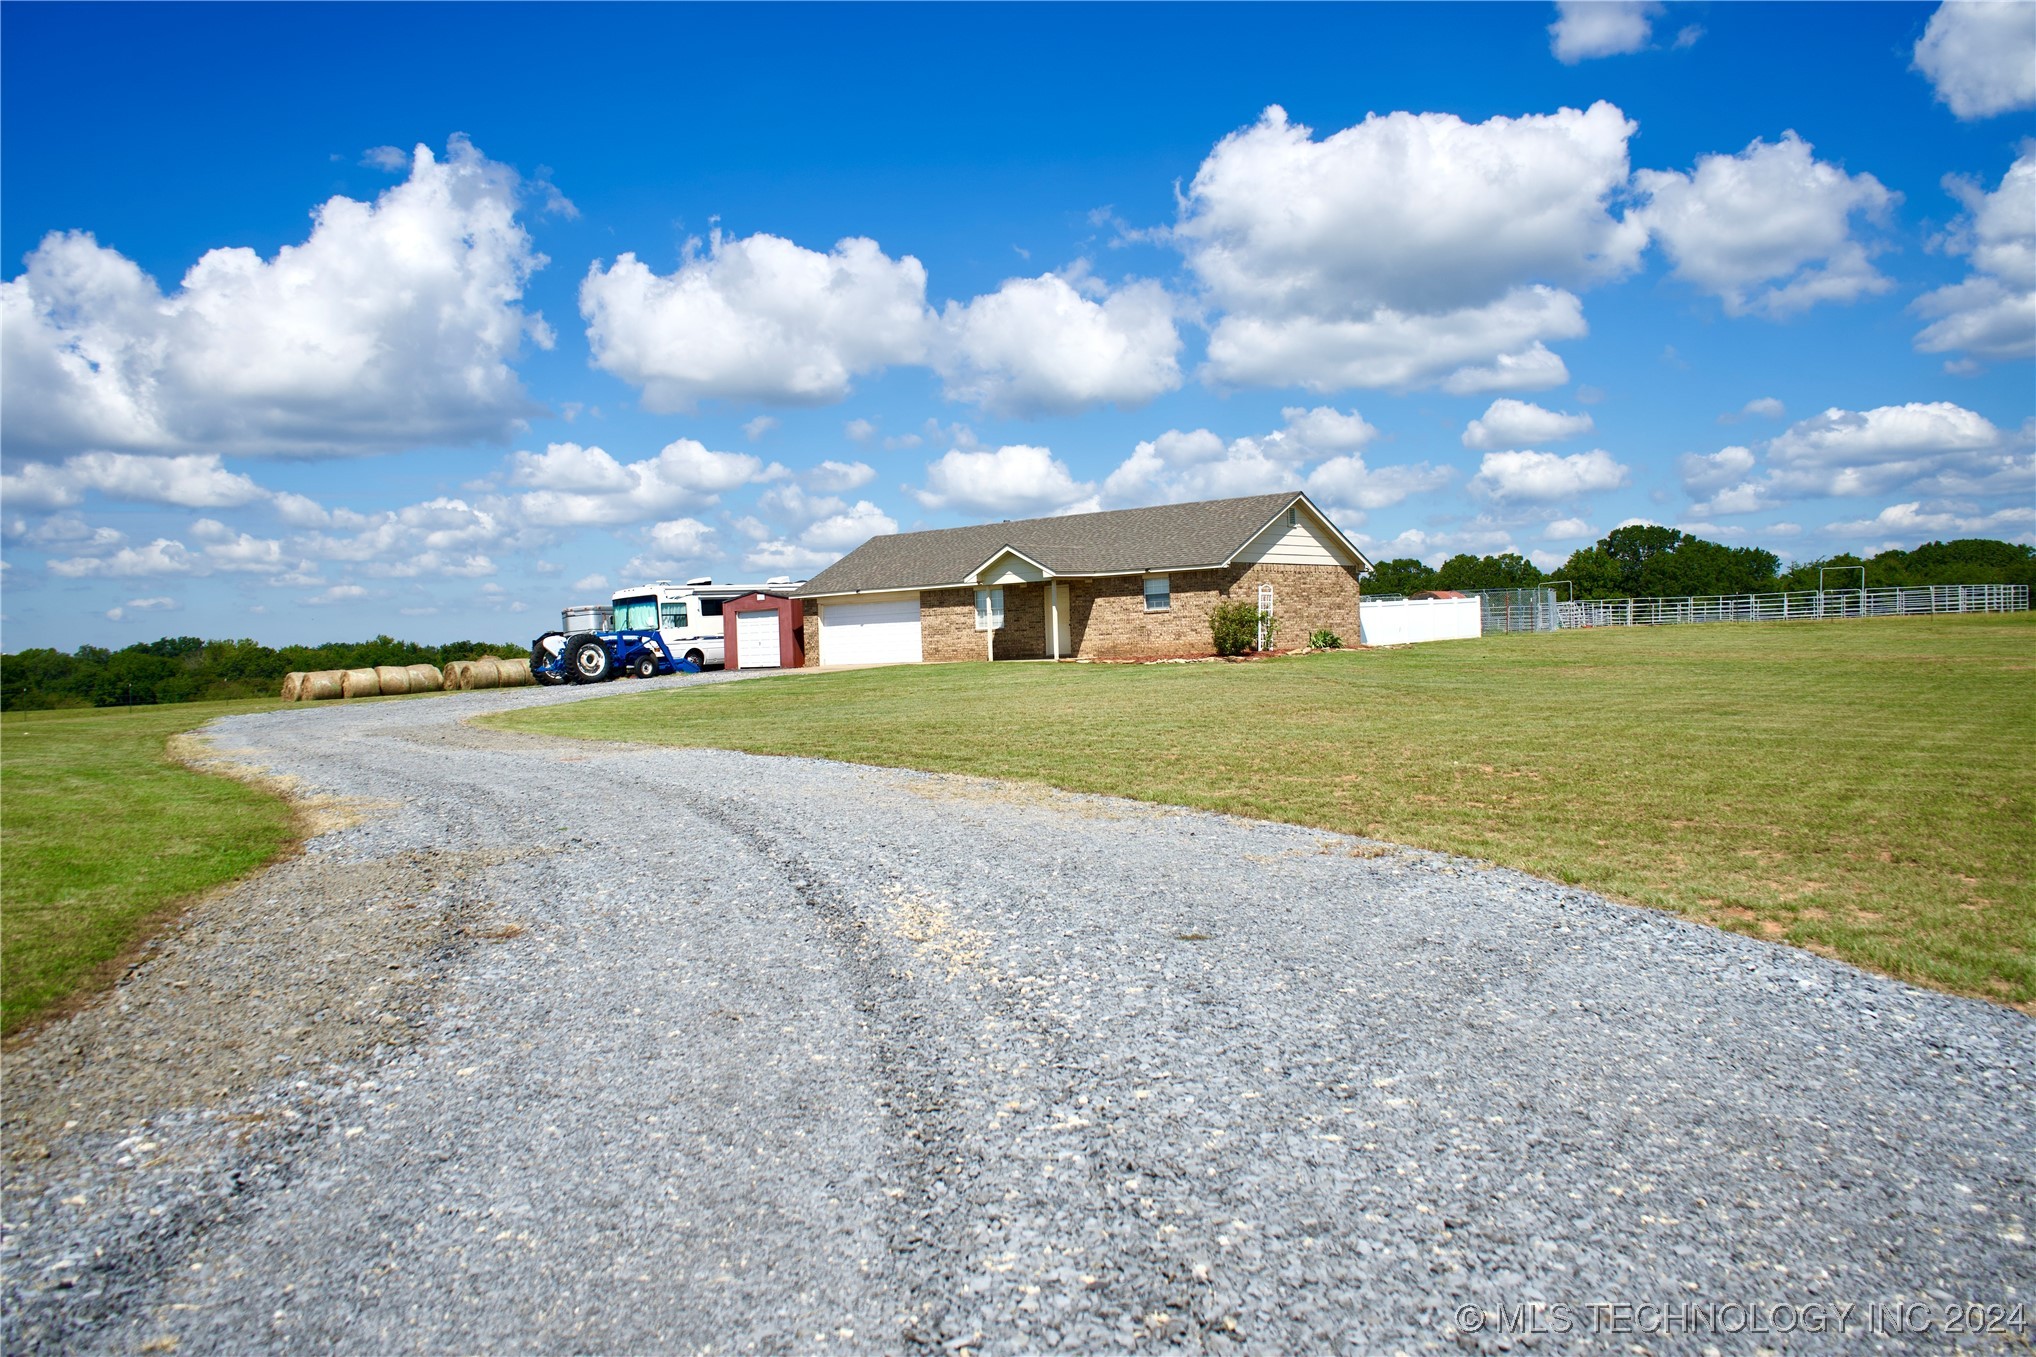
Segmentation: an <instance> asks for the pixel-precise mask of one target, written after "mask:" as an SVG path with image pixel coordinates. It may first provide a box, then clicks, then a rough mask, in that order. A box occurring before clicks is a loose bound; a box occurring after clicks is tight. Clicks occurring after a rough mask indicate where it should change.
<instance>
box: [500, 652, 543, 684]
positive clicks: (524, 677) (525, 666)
mask: <svg viewBox="0 0 2036 1357" xmlns="http://www.w3.org/2000/svg"><path fill="white" fill-rule="evenodd" d="M495 670H496V672H497V673H499V674H501V675H502V686H503V687H504V688H533V687H536V686H537V676H536V675H535V674H533V673H531V672H530V658H529V657H528V656H525V655H519V656H517V657H516V658H515V659H513V660H496V661H495Z"/></svg>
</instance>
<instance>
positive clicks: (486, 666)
mask: <svg viewBox="0 0 2036 1357" xmlns="http://www.w3.org/2000/svg"><path fill="white" fill-rule="evenodd" d="M462 686H464V687H467V688H499V687H501V686H502V670H501V667H500V666H499V665H497V664H496V663H495V657H494V656H493V655H483V656H482V657H481V658H480V659H478V660H475V661H473V662H472V663H471V664H469V665H468V666H467V677H466V682H465V684H463V685H462Z"/></svg>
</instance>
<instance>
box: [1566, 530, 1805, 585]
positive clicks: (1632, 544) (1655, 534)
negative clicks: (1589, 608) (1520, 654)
mask: <svg viewBox="0 0 2036 1357" xmlns="http://www.w3.org/2000/svg"><path fill="white" fill-rule="evenodd" d="M1780 566H1781V560H1780V558H1778V557H1777V556H1776V555H1775V554H1774V553H1773V552H1771V551H1766V550H1763V549H1762V548H1760V547H1728V546H1725V545H1724V544H1722V543H1719V542H1710V541H1706V540H1705V539H1703V538H1701V537H1692V536H1690V535H1689V534H1688V533H1684V532H1678V531H1677V530H1676V529H1674V528H1664V527H1660V526H1658V525H1656V524H1653V523H1631V524H1628V525H1627V526H1625V527H1623V528H1614V529H1613V530H1612V531H1611V532H1608V533H1606V534H1605V535H1604V536H1603V537H1602V538H1600V539H1599V540H1598V542H1597V544H1596V545H1595V546H1588V547H1584V548H1582V549H1580V550H1578V551H1576V552H1573V553H1571V555H1570V558H1569V560H1567V561H1565V562H1564V563H1563V567H1562V569H1561V570H1560V571H1559V572H1557V578H1559V579H1564V580H1567V581H1569V583H1570V584H1571V586H1573V587H1574V589H1575V590H1576V596H1577V597H1578V598H1674V597H1680V596H1682V595H1685V594H1699V595H1702V594H1753V593H1759V592H1761V591H1763V590H1768V589H1773V588H1775V587H1777V586H1776V583H1775V572H1776V570H1777V569H1779V568H1780Z"/></svg>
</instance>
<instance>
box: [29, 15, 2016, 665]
mask: <svg viewBox="0 0 2036 1357" xmlns="http://www.w3.org/2000/svg"><path fill="white" fill-rule="evenodd" d="M0 39H4V42H0V63H4V67H0V76H4V81H0V114H4V123H0V128H4V131H0V151H4V155H0V192H4V203H5V213H4V217H0V234H4V241H0V244H4V256H5V259H6V268H5V272H4V273H0V278H4V279H5V281H4V283H0V288H4V289H5V308H4V325H5V333H4V341H5V348H4V364H0V383H4V391H0V395H4V402H0V452H4V463H5V465H4V472H5V481H4V483H0V523H4V530H5V540H4V551H0V555H4V559H5V561H6V563H7V568H6V573H5V576H4V580H5V584H4V612H5V620H4V644H5V646H6V647H7V648H8V649H10V650H13V649H20V648H22V647H25V646H31V645H58V646H62V647H66V648H69V647H71V646H74V645H76V644H79V643H82V642H92V643H96V644H106V645H120V644H125V643H127V642H130V641H133V640H138V639H148V638H152V637H154V636H157V635H161V634H165V633H173V634H199V635H253V636H256V637H258V638H260V639H263V640H266V641H269V642H272V643H283V642H289V641H308V640H318V639H326V638H337V637H351V636H360V635H367V634H372V633H375V632H384V631H385V632H390V633H393V634H397V635H401V636H407V637H412V638H415V639H419V640H446V639H452V638H457V637H470V636H471V637H488V638H522V637H524V636H526V635H528V634H531V633H534V632H535V631H537V630H540V629H542V627H543V626H544V625H546V624H547V619H549V618H551V617H554V616H555V615H556V610H557V609H558V607H559V606H561V605H562V604H566V603H571V602H579V601H587V600H592V599H596V598H602V597H605V596H606V595H607V593H608V592H609V590H610V589H611V588H612V587H613V586H615V585H616V584H619V583H622V582H624V581H626V580H628V579H632V578H645V577H653V576H656V577H667V578H684V577H689V576H693V575H702V574H712V575H713V576H715V577H716V578H718V579H737V580H761V579H764V578H767V577H771V576H780V575H789V576H793V577H803V576H805V575H807V574H809V573H811V572H812V571H813V570H815V569H817V568H819V567H820V566H821V565H824V564H825V563H826V562H827V561H828V560H831V559H833V558H834V557H835V556H837V555H839V554H840V553H841V552H843V551H845V550H847V549H849V548H852V547H853V546H854V545H856V544H857V543H859V542H860V541H862V540H863V539H864V538H866V537H867V536H869V535H870V534H872V533H875V532H888V531H897V530H910V529H913V528H918V527H932V526H944V525H949V524H955V523H963V522H975V521H981V520H984V519H991V518H1004V517H1018V516H1029V515H1033V514H1047V513H1057V512H1064V511H1069V510H1080V509H1084V508H1096V507H1105V508H1110V507H1121V506H1128V505H1133V504H1143V503H1154V502H1158V501H1161V500H1168V499H1193V498H1205V497H1211V496H1215V495H1220V494H1244V493H1256V492H1258V491H1260V490H1270V489H1281V488H1286V487H1289V486H1300V487H1304V488H1307V489H1308V490H1309V491H1310V493H1311V494H1313V495H1314V497H1315V498H1316V500H1317V501H1318V502H1319V503H1321V504H1323V505H1324V506H1325V507H1327V508H1329V509H1330V511H1331V512H1332V513H1333V514H1334V515H1335V516H1336V518H1337V519H1338V521H1339V522H1340V523H1342V524H1343V526H1344V527H1345V528H1346V529H1347V530H1348V531H1350V532H1351V533H1352V535H1353V536H1355V537H1357V538H1358V539H1359V540H1360V541H1361V542H1362V543H1364V544H1365V546H1366V547H1367V549H1369V550H1371V551H1372V552H1373V554H1374V555H1375V556H1379V557H1381V558H1383V557H1386V556H1399V555H1415V556H1420V557H1423V558H1426V559H1429V560H1431V561H1439V560H1440V559H1442V558H1443V557H1444V556H1446V555H1448V554H1451V553H1454V552H1456V551H1459V550H1468V551H1473V552H1488V551H1497V550H1504V549H1514V550H1519V551H1521V552H1523V553H1526V554H1528V555H1531V556H1533V557H1534V558H1535V559H1536V560H1538V561H1540V562H1542V563H1543V564H1544V565H1552V564H1553V563H1555V562H1558V561H1559V560H1561V559H1562V558H1563V557H1565V556H1566V555H1567V554H1568V553H1569V552H1570V551H1571V550H1572V549H1574V548H1575V547H1577V546H1580V545H1585V544H1587V543H1588V542H1589V541H1591V540H1593V539H1595V538H1596V537H1597V536H1599V535H1601V534H1602V533H1603V532H1605V531H1606V530H1608V529H1610V528H1612V527H1614V526H1616V525H1617V524H1619V523H1621V522H1625V521H1629V520H1633V519H1646V520H1649V521H1653V522H1660V523H1668V524H1673V525H1678V526H1683V527H1686V528H1689V529H1691V530H1693V531H1698V532H1701V533H1703V534H1704V535H1706V536H1712V537H1715V538H1718V539H1720V540H1725V541H1730V542H1735V543H1736V542H1752V543H1758V544H1761V545H1765V546H1768V547H1770V548H1772V549H1774V550H1776V551H1778V552H1780V553H1782V554H1783V555H1785V556H1790V557H1798V558H1801V557H1811V556H1817V555H1823V554H1826V553H1829V552H1831V551H1835V550H1839V549H1853V550H1860V549H1868V550H1871V549H1877V548H1883V547H1887V546H1894V545H1913V544H1914V543H1916V542H1918V541H1923V540H1927V539H1930V538H1937V537H1950V536H1970V535H1983V536H1992V537H2004V538H2010V539H2015V540H2022V541H2031V540H2036V504H2032V500H2036V469H2032V468H2036V463H2032V443H2036V382H2032V372H2031V360H2032V355H2036V144H2032V140H2031V139H2032V137H2036V111H2032V110H2036V5H2028V4H2019V5H2017V4H2008V5H1989V4H1983V3H1964V4H1954V5H1951V6H1948V7H1946V9H1945V10H1944V11H1943V12H1941V13H1940V11H1939V10H1938V8H1937V7H1936V6H1933V5H1928V4H1924V5H1901V4H1870V5H1858V6H1851V5H1838V4H1819V5H1762V4H1713V5H1656V4H1644V3H1643V4H1586V5H1570V6H1566V7H1562V8H1558V7H1557V6H1555V5H1543V4H1524V3H1523V4H1507V5H1470V4H1460V5H1417V4H1406V5H1356V6H1328V5H1308V6H1296V7H1285V6H1269V5H1261V6H1252V7H1247V8H1234V7H1228V6H1221V5H1196V6H1186V7H1172V6H1164V5H1138V6H1126V7H1099V6H1072V5H1069V6H1029V7H1028V6H1013V7H1002V6H966V7H954V8H949V7H941V6H934V5H913V6H898V7H886V8H866V7H860V6H847V5H843V6H825V7H803V6H756V7H747V6H735V5H724V6H711V7H702V8H681V7H661V6H652V5H629V6H619V7H605V6H596V5H579V6H570V7H554V6H546V5H517V6H504V7H494V6H486V5H460V6H450V7H430V6H404V7H391V6H339V7H321V6H316V5H301V6H274V7H270V6H261V5H232V6H217V7H214V6H177V5H155V6H117V7H112V6H109V7H97V6H83V5H21V4H10V5H7V6H5V7H4V8H0Z"/></svg>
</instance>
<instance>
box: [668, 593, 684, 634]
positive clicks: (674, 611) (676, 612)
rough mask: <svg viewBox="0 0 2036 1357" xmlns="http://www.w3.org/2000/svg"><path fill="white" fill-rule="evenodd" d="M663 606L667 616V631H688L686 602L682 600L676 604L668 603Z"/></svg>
mask: <svg viewBox="0 0 2036 1357" xmlns="http://www.w3.org/2000/svg"><path fill="white" fill-rule="evenodd" d="M662 606H663V608H664V614H665V629H666V630H667V631H684V630H685V629H686V604H685V600H683V599H681V600H679V601H678V602H676V603H666V604H664V605H662Z"/></svg>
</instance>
